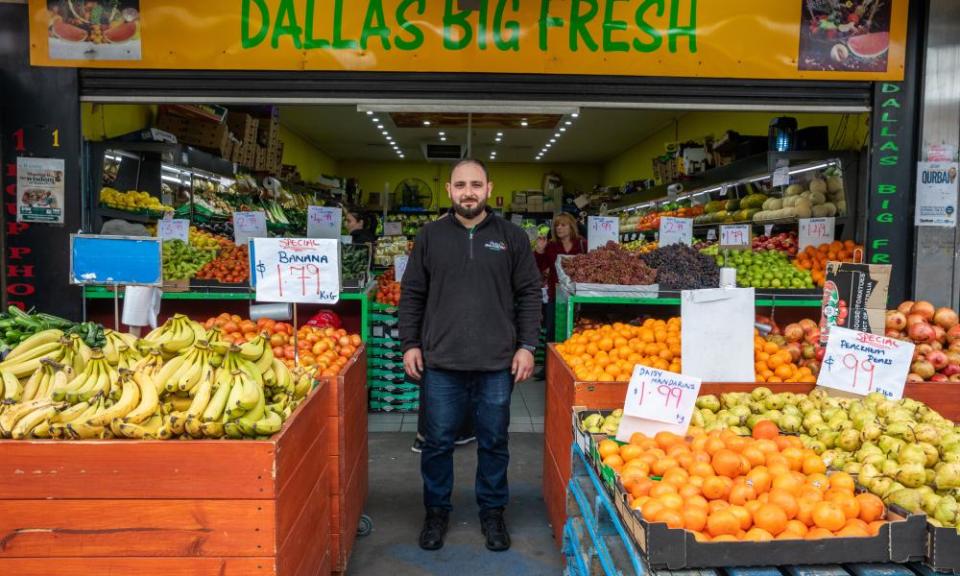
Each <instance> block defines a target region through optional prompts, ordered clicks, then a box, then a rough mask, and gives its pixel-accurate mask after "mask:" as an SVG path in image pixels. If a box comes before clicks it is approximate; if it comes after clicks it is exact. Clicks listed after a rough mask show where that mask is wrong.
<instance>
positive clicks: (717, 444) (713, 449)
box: [703, 438, 727, 457]
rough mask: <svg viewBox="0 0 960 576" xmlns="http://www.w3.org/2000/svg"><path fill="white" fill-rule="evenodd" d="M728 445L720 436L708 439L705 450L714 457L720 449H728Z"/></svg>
mask: <svg viewBox="0 0 960 576" xmlns="http://www.w3.org/2000/svg"><path fill="white" fill-rule="evenodd" d="M726 447H727V445H726V444H725V443H724V441H723V440H721V439H720V438H710V439H709V440H707V443H706V444H705V445H704V448H703V449H704V451H705V452H706V453H707V454H709V455H710V456H711V457H713V455H714V454H716V453H717V452H719V451H720V450H724V449H726Z"/></svg>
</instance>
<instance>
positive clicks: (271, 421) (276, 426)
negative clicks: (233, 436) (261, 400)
mask: <svg viewBox="0 0 960 576" xmlns="http://www.w3.org/2000/svg"><path fill="white" fill-rule="evenodd" d="M241 420H242V419H241ZM241 420H238V421H237V424H238V425H239V424H240V421H241ZM282 427H283V418H281V417H280V415H279V414H277V413H276V412H270V411H269V410H268V411H267V412H266V415H265V416H264V417H263V418H261V419H260V420H257V421H256V422H254V424H253V432H254V433H255V434H258V435H260V436H270V435H271V434H275V433H277V432H279V431H280V428H282Z"/></svg>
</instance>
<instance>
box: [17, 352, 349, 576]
mask: <svg viewBox="0 0 960 576" xmlns="http://www.w3.org/2000/svg"><path fill="white" fill-rule="evenodd" d="M358 357H362V352H361V353H358ZM365 365H366V361H365V360H361V361H360V362H357V361H356V359H354V360H353V361H352V362H351V363H349V364H348V366H347V367H346V371H347V373H346V374H345V375H344V376H343V377H342V379H344V380H346V381H350V382H352V381H356V380H358V379H359V380H360V381H361V382H362V381H363V379H365V374H362V373H360V374H350V372H351V371H356V370H361V371H362V370H363V367H364V366H365ZM332 388H333V386H331V385H329V384H321V385H320V387H318V388H317V389H316V390H315V391H314V392H313V394H312V395H311V396H310V397H309V398H308V399H307V401H305V402H304V403H303V404H302V405H301V406H300V407H299V408H298V409H297V411H296V412H295V413H294V414H293V416H292V417H291V418H290V419H289V420H288V421H287V423H286V424H285V425H284V428H283V430H281V431H280V432H279V433H278V434H277V435H275V436H274V437H273V438H271V439H270V440H265V441H227V440H200V441H167V442H163V441H144V442H137V441H119V440H115V441H89V442H56V441H32V442H14V441H3V442H0V542H2V543H3V544H2V546H0V574H11V575H12V574H17V575H18V576H48V575H50V574H57V575H60V576H89V575H91V574H137V575H140V576H154V575H155V576H170V575H173V574H175V575H177V576H208V575H213V574H216V575H221V576H254V575H256V576H270V575H273V576H287V575H291V576H292V575H299V574H328V573H329V572H330V569H331V568H330V566H331V556H330V552H329V548H328V543H329V541H330V531H331V530H330V520H329V515H330V512H331V499H330V484H331V481H332V479H333V477H334V475H335V474H336V470H335V469H334V467H333V466H331V463H330V460H329V458H328V457H327V453H328V449H329V446H330V443H331V440H330V437H331V436H332V430H331V419H330V418H328V417H327V416H328V415H329V414H330V412H331V407H330V406H329V405H328V404H329V401H330V398H331V393H330V391H331V389H332ZM364 429H365V427H364ZM359 440H360V441H361V443H362V444H363V445H366V437H365V436H364V437H363V438H362V439H359Z"/></svg>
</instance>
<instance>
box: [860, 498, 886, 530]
mask: <svg viewBox="0 0 960 576" xmlns="http://www.w3.org/2000/svg"><path fill="white" fill-rule="evenodd" d="M857 502H859V503H860V519H861V520H863V521H864V522H866V523H867V524H870V523H872V522H875V521H877V520H879V519H881V518H883V513H884V505H883V500H881V499H880V498H879V497H877V496H875V495H873V494H870V493H866V492H865V493H863V494H857Z"/></svg>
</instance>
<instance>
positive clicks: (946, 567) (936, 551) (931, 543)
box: [924, 524, 960, 574]
mask: <svg viewBox="0 0 960 576" xmlns="http://www.w3.org/2000/svg"><path fill="white" fill-rule="evenodd" d="M927 533H928V536H929V538H928V540H927V559H926V560H925V561H924V562H925V563H926V564H927V566H929V567H931V568H933V569H934V570H935V571H937V572H948V573H953V574H960V535H958V534H957V529H956V528H937V527H936V526H934V525H932V524H927Z"/></svg>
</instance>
